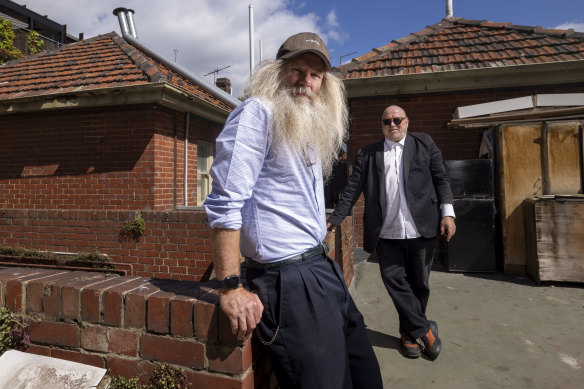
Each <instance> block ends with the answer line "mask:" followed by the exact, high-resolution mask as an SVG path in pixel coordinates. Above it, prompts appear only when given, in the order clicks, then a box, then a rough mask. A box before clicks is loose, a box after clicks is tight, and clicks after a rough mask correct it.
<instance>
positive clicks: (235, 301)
mask: <svg viewBox="0 0 584 389" xmlns="http://www.w3.org/2000/svg"><path fill="white" fill-rule="evenodd" d="M219 296H220V300H219V301H220V305H221V309H222V310H223V312H225V314H226V315H227V317H228V318H229V321H230V323H231V332H232V333H233V335H237V340H239V341H243V340H244V339H245V338H247V337H248V336H249V335H251V333H252V332H253V330H254V329H255V328H256V326H257V325H258V324H259V322H260V320H261V319H262V313H263V311H264V305H263V304H262V302H261V301H260V298H259V297H258V296H257V295H256V294H255V293H252V292H250V291H248V290H246V289H244V288H243V287H242V286H240V287H239V288H237V289H232V290H221V289H220V290H219Z"/></svg>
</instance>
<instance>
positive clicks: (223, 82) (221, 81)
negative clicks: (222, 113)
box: [215, 77, 231, 94]
mask: <svg viewBox="0 0 584 389" xmlns="http://www.w3.org/2000/svg"><path fill="white" fill-rule="evenodd" d="M215 85H217V88H219V89H223V90H224V91H225V92H227V93H229V94H231V81H230V80H229V78H227V77H221V78H218V79H217V82H215Z"/></svg>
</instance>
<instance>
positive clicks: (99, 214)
mask: <svg viewBox="0 0 584 389" xmlns="http://www.w3.org/2000/svg"><path fill="white" fill-rule="evenodd" d="M135 214H136V212H135V211H104V210H22V209H0V246H6V247H22V248H26V249H29V250H32V249H40V250H46V251H54V252H70V253H79V252H94V251H95V250H97V251H99V252H100V253H101V254H106V255H107V256H108V257H109V258H110V259H111V261H112V262H116V263H120V264H121V265H120V266H118V267H119V268H120V269H123V270H127V269H129V271H128V274H132V275H137V276H142V277H155V278H171V279H176V280H182V281H202V280H203V281H204V280H208V279H209V277H210V276H211V273H212V271H213V266H212V263H213V257H212V250H211V230H210V228H209V225H208V223H207V222H206V215H205V212H204V211H203V210H201V209H198V210H180V211H168V212H158V211H144V212H142V217H143V218H144V222H145V225H146V230H145V232H144V234H143V235H142V236H141V237H140V239H138V240H133V239H126V238H122V237H120V231H121V227H122V224H123V222H124V221H125V220H134V217H135ZM327 242H328V243H329V247H330V248H331V252H330V256H331V257H332V258H334V259H336V260H337V262H338V263H339V264H340V265H341V267H342V268H343V273H344V274H345V280H346V281H347V284H348V285H350V284H351V281H352V272H353V248H354V244H353V235H352V226H351V218H347V219H346V220H345V222H344V223H343V225H342V226H341V227H340V228H339V229H337V232H336V233H332V232H329V233H328V236H327ZM7 260H9V259H6V258H4V259H2V260H0V261H7Z"/></svg>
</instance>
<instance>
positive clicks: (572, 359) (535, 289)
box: [351, 256, 584, 389]
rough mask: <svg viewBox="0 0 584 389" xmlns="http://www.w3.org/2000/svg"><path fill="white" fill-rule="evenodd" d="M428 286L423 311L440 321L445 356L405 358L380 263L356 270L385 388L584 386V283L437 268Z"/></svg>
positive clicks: (356, 287)
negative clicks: (539, 282) (551, 282)
mask: <svg viewBox="0 0 584 389" xmlns="http://www.w3.org/2000/svg"><path fill="white" fill-rule="evenodd" d="M356 260H358V258H357V256H356ZM430 285H431V295H430V302H429V304H428V312H427V313H428V317H430V318H431V319H433V320H435V321H436V322H437V323H438V326H439V336H440V338H441V339H442V352H441V354H440V356H439V357H438V359H437V360H435V361H434V362H432V361H430V360H428V359H426V358H424V357H422V358H419V359H414V360H411V359H407V358H404V357H403V356H402V355H401V353H400V351H399V333H398V319H397V314H396V311H395V308H394V306H393V304H392V302H391V300H390V298H389V295H388V294H387V292H386V291H385V288H384V286H383V283H382V282H381V278H380V276H379V266H378V264H377V263H376V262H373V261H371V260H363V261H361V262H359V263H357V264H356V265H355V280H354V283H353V285H352V287H351V290H352V294H353V298H354V300H355V302H356V304H357V306H358V307H359V309H360V310H361V312H362V313H363V316H364V317H365V324H366V325H367V328H368V333H369V338H370V340H371V343H372V344H373V346H374V349H375V352H376V354H377V358H378V359H379V363H380V365H381V371H382V375H383V382H384V387H385V388H397V389H399V388H416V389H419V388H429V387H434V388H448V389H456V388H461V389H462V388H464V389H468V388H542V389H544V388H545V389H549V388H562V389H566V388H583V387H584V284H561V283H558V284H555V285H545V286H537V285H536V284H535V283H534V282H533V281H532V280H531V279H530V278H528V277H514V276H506V275H502V274H477V273H466V274H463V273H448V272H444V271H443V270H442V268H441V267H438V266H436V267H435V269H434V271H433V272H432V275H431V277H430Z"/></svg>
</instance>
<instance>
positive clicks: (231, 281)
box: [219, 274, 241, 290]
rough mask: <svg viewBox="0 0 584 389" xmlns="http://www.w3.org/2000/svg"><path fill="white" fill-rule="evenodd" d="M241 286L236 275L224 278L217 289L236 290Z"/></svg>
mask: <svg viewBox="0 0 584 389" xmlns="http://www.w3.org/2000/svg"><path fill="white" fill-rule="evenodd" d="M239 285H241V282H240V280H239V276H238V275H235V274H234V275H232V276H227V277H225V278H224V279H223V280H222V281H219V288H221V289H227V290H231V289H237V288H239Z"/></svg>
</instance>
